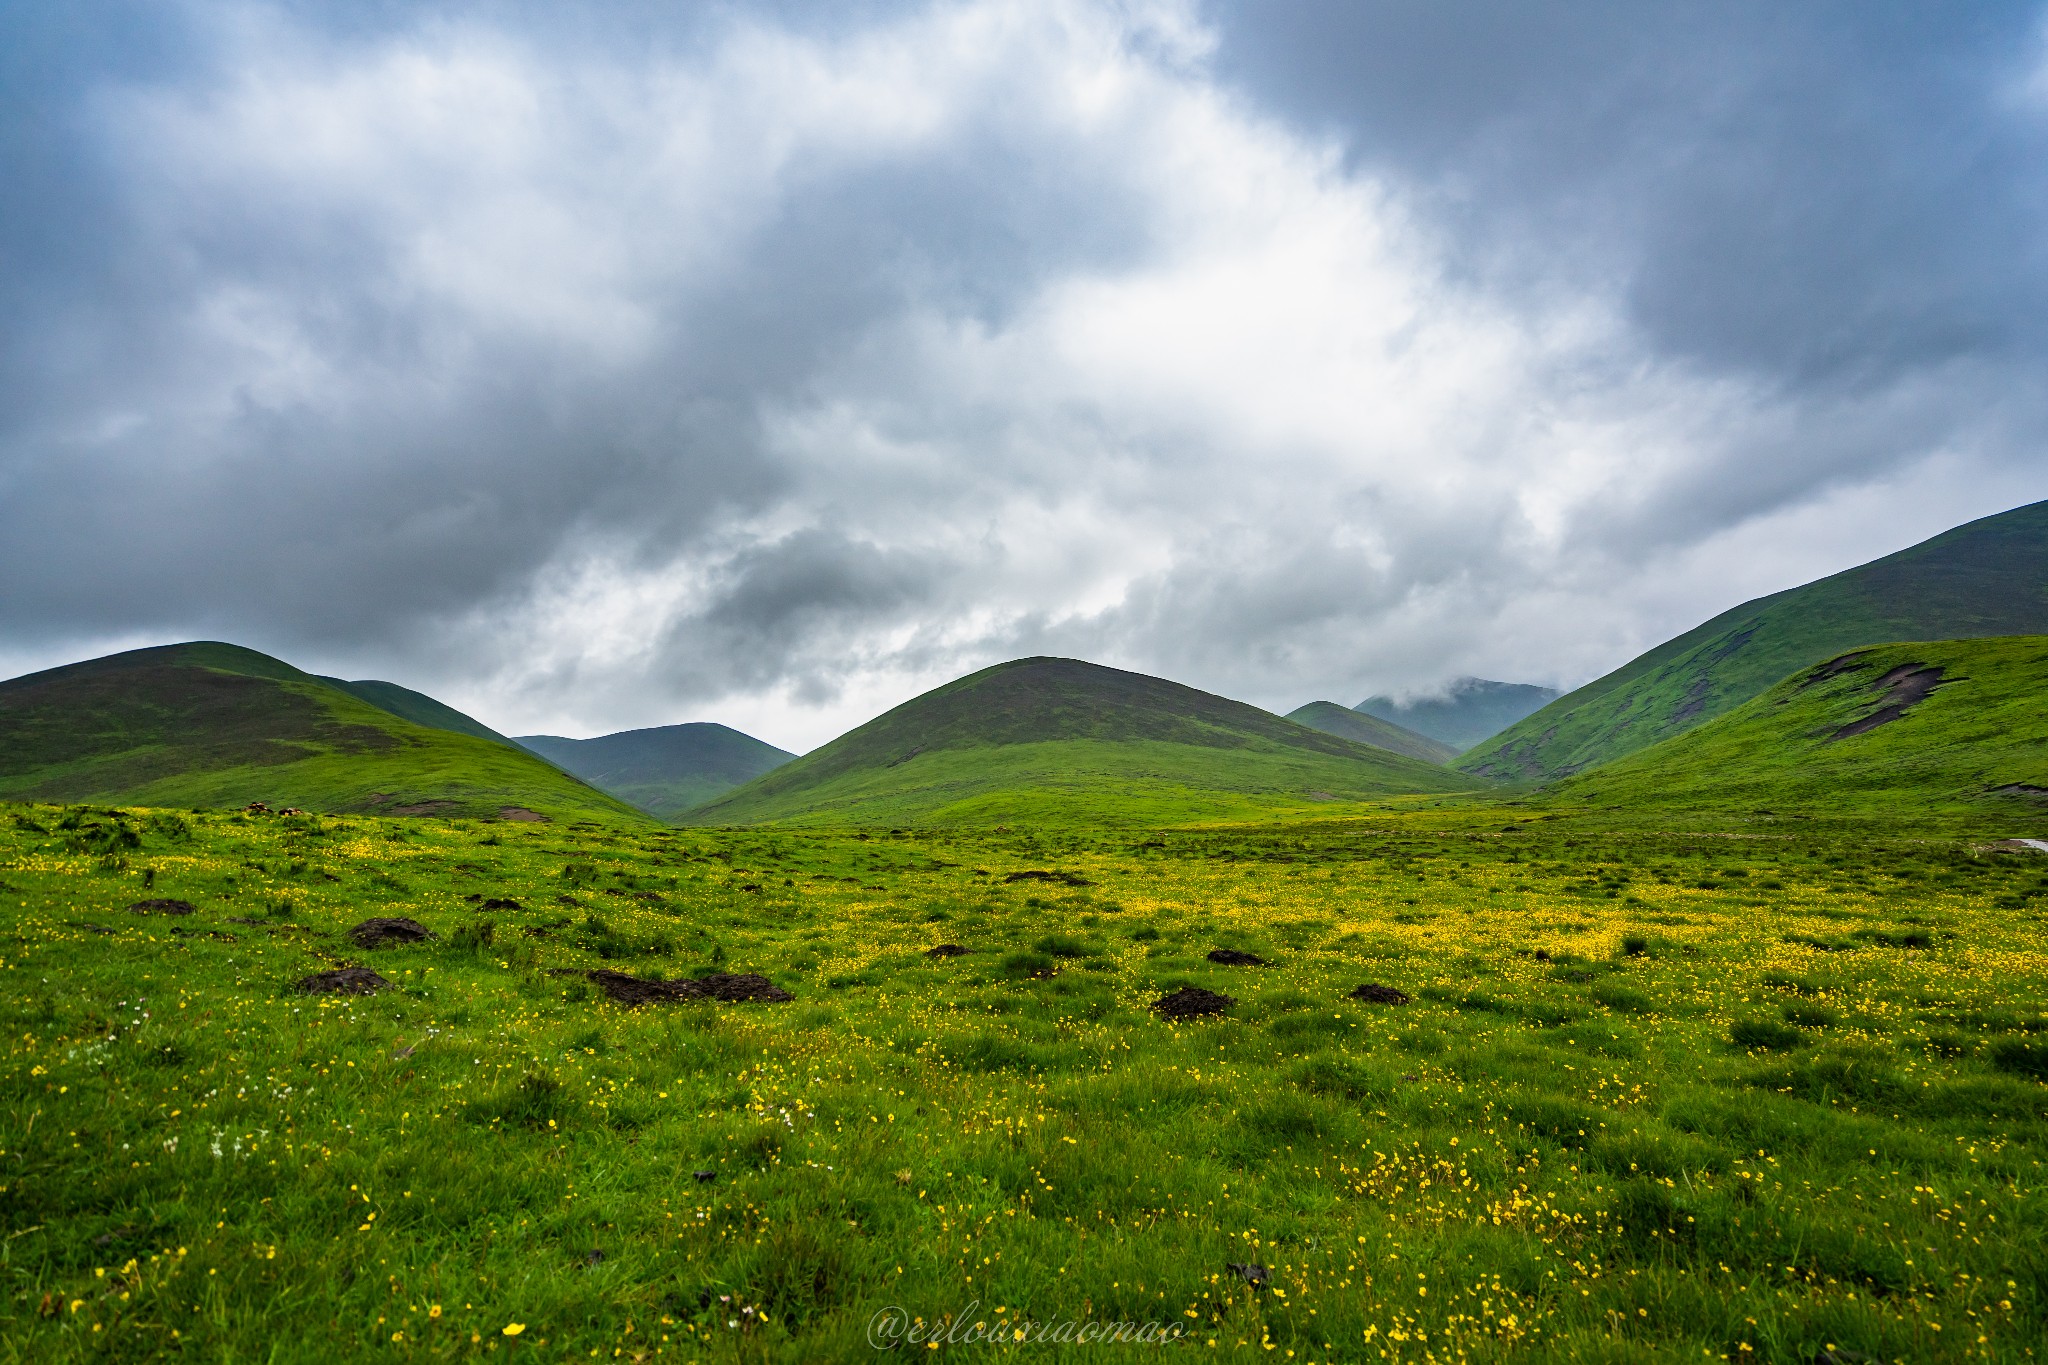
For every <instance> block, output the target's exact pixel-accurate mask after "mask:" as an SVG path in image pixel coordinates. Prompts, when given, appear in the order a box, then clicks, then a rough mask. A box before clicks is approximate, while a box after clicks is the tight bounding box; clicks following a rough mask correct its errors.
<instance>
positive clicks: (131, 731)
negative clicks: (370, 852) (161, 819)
mask: <svg viewBox="0 0 2048 1365" xmlns="http://www.w3.org/2000/svg"><path fill="white" fill-rule="evenodd" d="M0 800H17V801H21V800H40V801H105V802H118V803H121V804H126V805H139V806H186V807H208V806H238V805H243V804H246V803H248V802H250V801H268V802H270V803H271V804H272V805H274V806H288V805H289V806H299V807H302V808H305V809H308V810H320V811H330V812H340V811H364V812H372V813H375V812H383V813H395V814H437V815H470V816H496V815H500V814H504V813H507V812H518V811H524V812H535V813H539V814H541V815H544V816H548V817H551V818H580V817H591V818H600V819H613V820H616V819H628V820H639V819H643V818H644V817H643V816H641V815H640V813H639V812H637V811H634V810H633V809H632V808H630V807H628V806H626V805H624V804H623V803H621V802H619V801H616V800H614V799H612V798H611V797H609V796H606V795H604V794H603V793H602V792H599V791H596V790H594V789H592V788H591V787H589V786H587V785H585V784H584V783H582V782H580V781H578V780H577V779H575V778H573V777H570V776H569V775H568V774H566V773H562V772H559V771H557V770H556V769H555V768H553V767H551V766H549V765H548V764H547V763H545V762H543V761H542V760H540V759H538V758H536V757H534V756H533V755H531V754H528V753H525V752H523V751H521V750H519V749H517V748H513V747H509V746H507V745H505V744H503V743H498V742H494V741H492V740H487V739H480V738H477V737H475V736H472V735H464V734H455V733H451V732H449V731H446V730H442V729H433V728H428V727H425V726H421V725H415V724H413V723H411V722H410V721H407V720H403V719H401V718H399V717H398V716H395V715H393V714H391V713H390V712H389V711H387V710H385V709H383V708H382V707H378V706H373V705H371V704H370V703H368V702H365V701H363V700H362V699H361V698H359V697H356V696H354V695H352V694H351V693H349V692H345V691H342V690H341V689H339V688H336V687H333V686H331V685H329V684H328V683H326V682H323V681H321V680H320V679H319V678H316V677H314V676H313V675H312V674H310V673H302V672H300V671H299V670H298V669H296V668H293V667H292V666H291V665H290V664H288V663H285V662H284V661H283V660H281V659H273V658H271V657H270V656H269V655H266V654H259V653H257V652H256V651H254V650H250V649H243V648H241V647H239V646H237V645H228V644H219V643H214V642H202V643H197V644H184V645H165V646H162V647H160V648H155V649H138V650H131V651H129V652H127V653H124V654H112V655H108V656H107V657H105V658H103V659H92V660H88V661H86V662H84V663H77V664H70V665H67V666H65V667H63V668H53V669H50V670H48V671H46V672H42V673H32V674H30V675H28V676H27V677H22V678H15V679H13V680H11V681H9V682H4V683H0ZM518 818H524V817H523V816H519V817H518Z"/></svg>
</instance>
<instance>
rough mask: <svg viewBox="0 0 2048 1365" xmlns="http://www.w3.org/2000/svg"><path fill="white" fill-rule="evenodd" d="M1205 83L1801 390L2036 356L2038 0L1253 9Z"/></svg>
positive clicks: (1484, 255) (1662, 324) (1480, 260)
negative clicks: (1219, 75) (1213, 80)
mask: <svg viewBox="0 0 2048 1365" xmlns="http://www.w3.org/2000/svg"><path fill="white" fill-rule="evenodd" d="M1217 13H1218V16H1219V17H1220V18H1221V19H1222V22H1223V28H1224V39H1223V42H1222V43H1221V45H1220V47H1219V49H1218V62H1219V66H1220V68H1221V70H1222V71H1223V72H1225V73H1226V74H1227V75H1228V76H1229V77H1231V78H1233V79H1236V80H1239V81H1242V82H1243V83H1244V84H1245V85H1246V86H1247V87H1248V88H1249V89H1250V90H1252V91H1253V92H1254V93H1255V95H1256V97H1257V98H1258V99H1259V100H1260V101H1261V102H1262V103H1265V104H1267V105H1268V106H1269V107H1274V108H1280V109H1285V110H1286V111H1287V112H1288V113H1289V115H1290V116H1291V117H1293V118H1295V119H1297V120H1300V121H1302V122H1303V123H1305V124H1306V125H1309V126H1312V127H1316V128H1326V129H1329V130H1331V131H1333V132H1334V133H1335V134H1336V135H1337V136H1339V137H1340V138H1342V139H1343V141H1344V143H1345V145H1346V148H1347V151H1348V153H1349V154H1350V155H1351V156H1352V157H1353V158H1354V159H1355V161H1356V162H1357V163H1360V164H1364V165H1369V166H1374V167H1379V168H1385V169H1389V170H1392V171H1394V172H1396V173H1398V174H1399V175H1400V176H1402V177H1403V178H1404V179H1407V180H1410V181H1412V182H1414V183H1416V184H1418V185H1420V186H1424V187H1426V188H1427V189H1428V190H1429V191H1431V192H1432V194H1433V209H1434V211H1435V213H1436V215H1437V220H1438V221H1439V222H1440V223H1441V224H1443V225H1444V226H1445V227H1447V228H1450V229H1453V230H1455V231H1456V232H1457V233H1458V235H1459V237H1460V239H1461V240H1462V242H1463V243H1464V247H1465V250H1466V252H1467V259H1468V265H1469V266H1470V268H1472V269H1475V270H1481V271H1484V270H1505V271H1510V272H1521V273H1523V274H1524V275H1525V276H1533V277H1534V280H1533V281H1532V282H1533V283H1537V284H1543V285H1549V286H1551V287H1555V286H1556V285H1557V284H1558V283H1559V282H1560V281H1559V280H1558V278H1557V277H1558V275H1559V273H1560V269H1561V268H1562V271H1564V272H1571V273H1576V274H1577V275H1578V276H1579V277H1581V279H1584V280H1588V281H1591V282H1594V283H1598V282H1600V281H1602V280H1603V279H1607V278H1616V279H1619V280H1620V282H1621V285H1622V288H1623V291H1624V293H1625V296H1626V298H1627V300H1628V304H1629V308H1630V316H1631V317H1632V318H1633V319H1634V320H1635V321H1636V322H1637V323H1639V324H1640V325H1641V326H1643V328H1644V329H1645V330H1646V332H1647V333H1648V334H1649V335H1650V337H1652V338H1654V340H1655V341H1656V343H1657V344H1658V347H1659V349H1660V350H1661V351H1663V352H1665V353H1667V354H1675V355H1682V356H1686V357H1689V358H1694V359H1698V360H1700V361H1702V362H1704V363H1706V364H1709V365H1713V366H1717V367H1719V366H1726V367H1733V368H1740V369H1742V370H1744V371H1746V372H1749V373H1751V374H1754V375H1757V376H1760V377H1762V378H1764V379H1766V380H1767V381H1769V382H1771V383H1786V384H1790V385H1792V386H1795V387H1821V388H1826V387H1832V386H1843V385H1849V386H1855V385H1872V384H1883V383H1887V382H1892V381H1895V380H1896V379H1898V378H1899V377H1900V376H1901V375H1902V374H1905V373H1909V372H1913V371H1918V370H1924V369H1927V368H1929V367H1933V366H1939V365H1941V364H1944V363H1947V362H1953V361H1957V360H1962V359H1978V358H1984V357H2001V358H2014V357H2028V358H2032V357H2036V356H2038V355H2039V354H2040V353H2041V351H2042V349H2043V346H2044V342H2048V309H2044V307H2043V305H2044V303H2048V268H2044V267H2048V258H2044V254H2043V253H2044V243H2048V238H2044V235H2043V231H2042V229H2043V226H2044V212H2043V210H2044V207H2048V202H2044V182H2043V180H2042V178H2041V176H2040V168H2041V165H2042V163H2043V158H2044V155H2048V124H2044V122H2043V120H2042V118H2041V116H2040V115H2041V111H2040V110H2039V109H2038V108H2035V109H2034V110H2032V111H2027V110H2023V109H2020V108H2018V107H2016V106H2017V105H2019V104H2020V103H2021V102H2022V101H2023V99H2024V96H2023V95H2022V91H2023V88H2024V87H2025V85H2026V84H2027V82H2028V81H2029V80H2031V79H2034V78H2035V75H2034V68H2035V67H2037V65H2038V63H2039V62H2040V60H2041V24H2042V10H2041V7H2040V6H2039V5H2038V4H2019V3H1984V4H1971V5H1941V4H1907V5H1871V4H1863V3H1855V0H1832V2H1829V3H1817V4H1801V5H1784V4H1772V3H1764V2H1763V0H1738V2H1737V3H1719V2H1715V3H1677V4H1660V5H1641V4H1634V3H1616V2H1614V0H1590V2H1589V3H1575V4H1560V5H1542V6H1537V5H1519V4H1502V3H1498V2H1497V0H1494V2H1491V3H1489V2H1487V0H1449V2H1448V3H1446V2H1444V0H1375V3H1369V4H1357V3H1349V2H1348V0H1250V2H1248V3H1245V4H1241V5H1239V4H1225V5H1222V6H1220V7H1219V8H1218V10H1217Z"/></svg>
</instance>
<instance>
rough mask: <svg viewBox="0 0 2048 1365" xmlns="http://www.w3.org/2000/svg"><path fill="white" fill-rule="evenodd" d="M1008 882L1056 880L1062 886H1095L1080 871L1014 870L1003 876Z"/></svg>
mask: <svg viewBox="0 0 2048 1365" xmlns="http://www.w3.org/2000/svg"><path fill="white" fill-rule="evenodd" d="M1003 880H1004V881H1006V882H1055V883H1057V884H1059V885H1060V886H1093V885H1095V883H1094V882H1091V881H1089V880H1088V879H1087V878H1086V877H1083V876H1082V875H1080V874H1079V873H1078V872H1038V871H1032V872H1012V873H1010V874H1009V875H1008V876H1006V877H1004V878H1003Z"/></svg>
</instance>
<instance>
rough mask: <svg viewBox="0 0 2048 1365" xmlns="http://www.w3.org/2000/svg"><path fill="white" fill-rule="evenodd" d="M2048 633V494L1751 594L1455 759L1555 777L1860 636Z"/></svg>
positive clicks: (1675, 728) (1757, 690)
mask: <svg viewBox="0 0 2048 1365" xmlns="http://www.w3.org/2000/svg"><path fill="white" fill-rule="evenodd" d="M2041 633H2048V502H2039V503H2034V504H2032V505H2031V506H2027V507H2021V508H2017V509H2015V510H2013V511H2010V512H2005V513H2001V514H2000V515H1998V516H1995V517H1986V518H1984V519H1983V520H1981V521H1974V522H1971V523H1969V524H1968V525H1965V526H1959V527H1957V528H1956V529H1954V530H1952V531H1947V532H1945V533H1943V534H1941V535H1939V536H1936V537H1934V538H1933V539H1932V540H1929V541H1925V542H1923V543H1921V544H1919V545H1915V546H1913V547H1911V548H1910V549H1906V550H1902V551H1900V552H1899V553H1897V554H1894V555H1888V556H1886V557H1885V558H1883V559H1879V560H1876V561H1873V562H1872V563H1869V564H1865V565H1862V566H1860V567H1858V568H1854V569H1850V570H1847V571H1846V572H1843V573H1839V574H1835V575H1834V576H1832V577H1829V578H1823V579H1821V580H1819V581H1818V582H1814V583H1808V584H1806V585H1805V586H1803V587H1798V588H1791V589H1788V590H1787V591H1785V592H1781V593H1775V594H1773V595H1772V596H1769V597H1760V598H1758V599H1756V600H1755V601H1753V602H1745V603H1743V604H1742V605H1741V606H1739V607H1736V608H1734V609H1732V610H1730V611H1726V612H1723V613H1722V614H1721V615H1719V616H1716V617H1715V618H1714V619H1713V620H1711V621H1708V622H1707V623H1705V624H1704V625H1701V626H1699V627H1696V628H1695V629H1693V630H1690V631H1687V632H1686V633H1685V634H1683V635H1681V636H1679V637H1678V638H1677V639H1675V640H1671V641H1668V642H1666V643H1665V644H1662V645H1659V646H1658V647H1657V648H1655V649H1653V650H1651V651H1649V652H1648V653H1647V654H1644V655H1642V656H1640V657H1638V658H1636V659H1634V660H1632V661H1630V662H1629V663H1627V664H1625V665H1624V666H1622V667H1621V668H1618V669H1616V670H1615V671H1614V672H1612V673H1609V674H1608V675H1607V676H1605V677H1603V678H1600V679H1598V680H1597V681H1594V682H1591V683H1588V684H1586V686H1584V687H1581V688H1579V689H1578V690H1577V691H1575V692H1571V693H1568V694H1566V695H1565V696H1563V697H1560V698H1559V699H1558V700H1556V701H1554V702H1552V703H1551V704H1550V705H1548V706H1546V707H1544V708H1543V709H1542V710H1540V711H1538V712H1536V713H1535V714H1534V715H1532V716H1529V717H1528V718H1527V719H1525V720H1522V721H1520V722H1519V723H1517V724H1516V725H1514V726H1512V727H1510V728H1509V729H1507V730H1506V731H1504V732H1502V733H1501V734H1499V735H1496V736H1495V737H1494V738H1492V739H1490V740H1487V741H1485V742H1484V743H1482V744H1479V745H1478V746H1476V747H1475V748H1473V749H1472V750H1471V751H1469V752H1468V753H1466V754H1464V755H1463V756H1462V757H1460V758H1459V759H1458V760H1457V765H1456V766H1458V767H1459V768H1461V769H1463V770H1465V771H1467V772H1472V773H1478V774H1482V775H1485V776H1489V777H1493V778H1498V779H1504V780H1518V781H1547V780H1550V779H1554V778H1558V777H1562V776H1566V775H1568V774H1572V773H1576V772H1580V771H1583V770H1585V769H1587V768H1591V767H1594V766H1596V765H1598V764H1602V763H1606V762H1609V761H1611V760H1613V759H1616V758H1620V757H1622V756H1624V755H1627V754H1631V753H1634V752H1636V751H1638V750H1640V749H1645V748H1648V747H1649V746H1650V745H1652V744H1656V743H1658V742H1659V741H1661V740H1665V739H1668V738H1670V737H1672V736H1674V735H1677V734H1681V733H1683V732H1684V731H1686V730H1688V729H1690V728H1692V727H1693V726H1696V725H1700V724H1703V723H1705V722H1707V721H1710V720H1712V719H1714V718H1715V717H1717V716H1720V715H1722V714H1724V713H1726V712H1728V711H1731V710H1733V709H1734V708H1736V707H1737V706H1740V705H1742V704H1743V703H1744V702H1746V701H1748V700H1750V699H1751V698H1752V697H1755V696H1758V695H1759V694H1761V693H1763V692H1765V691H1766V690H1768V689H1769V688H1770V687H1771V686H1772V685H1774V684H1775V683H1777V682H1778V681H1779V680H1780V679H1782V678H1784V677H1785V676H1786V675H1788V674H1790V673H1792V672H1794V671H1796V670H1798V669H1802V668H1806V667H1809V666H1811V665H1813V664H1817V663H1820V662H1821V661H1823V660H1825V659H1830V658H1833V657H1834V656H1835V655H1837V654H1841V653H1843V652H1845V651H1847V650H1851V649H1854V648H1857V647H1858V646H1862V645H1876V644H1883V643H1886V642H1887V641H1893V640H1953V639H1964V638H1979V637H1986V636H2000V635H2026V634H2041Z"/></svg>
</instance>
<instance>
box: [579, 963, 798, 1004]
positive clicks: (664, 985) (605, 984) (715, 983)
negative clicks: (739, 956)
mask: <svg viewBox="0 0 2048 1365" xmlns="http://www.w3.org/2000/svg"><path fill="white" fill-rule="evenodd" d="M585 975H587V976H588V977H589V978H590V979H591V980H592V981H593V982H595V983H596V984H597V987H598V989H600V990H602V991H603V992H604V993H605V995H606V996H607V997H609V998H610V999H612V1000H614V1001H616V1002H617V1003H619V1004H621V1005H627V1006H632V1005H646V1004H651V1003H653V1002H656V1001H661V1000H725V1001H735V1002H736V1001H742V1000H766V1001H782V1000H794V999H796V997H795V996H793V995H791V994H790V993H789V992H788V991H786V990H784V989H782V987H780V986H778V985H776V984H775V983H774V982H773V981H770V980H769V979H768V978H767V977H765V976H762V975H761V974H760V973H759V972H718V973H715V974H713V975H711V976H702V977H697V978H695V979H694V980H688V981H649V980H646V979H645V978H642V977H637V976H633V975H631V974H629V973H627V972H615V971H611V970H609V969H608V968H604V967H600V968H598V969H597V970H596V971H593V972H587V973H585Z"/></svg>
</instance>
